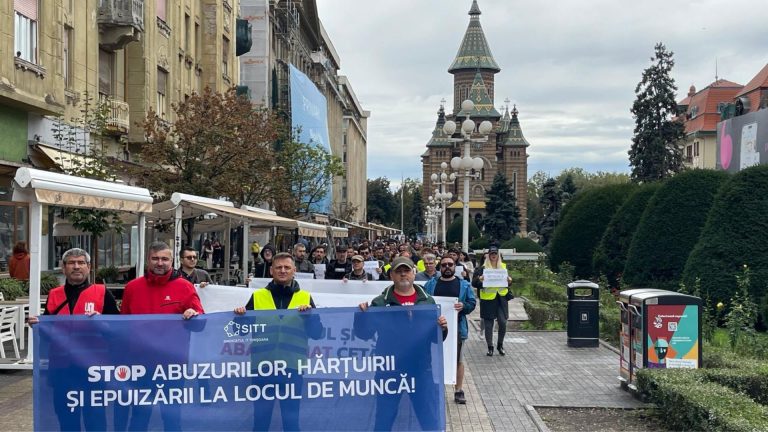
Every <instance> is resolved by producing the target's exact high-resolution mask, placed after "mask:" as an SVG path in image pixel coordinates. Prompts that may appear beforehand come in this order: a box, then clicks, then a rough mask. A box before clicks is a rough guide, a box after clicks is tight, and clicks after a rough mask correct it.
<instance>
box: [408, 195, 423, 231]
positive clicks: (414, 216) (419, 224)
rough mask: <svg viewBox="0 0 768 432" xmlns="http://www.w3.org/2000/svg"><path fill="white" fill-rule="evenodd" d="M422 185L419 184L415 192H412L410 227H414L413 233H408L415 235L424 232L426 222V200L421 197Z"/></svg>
mask: <svg viewBox="0 0 768 432" xmlns="http://www.w3.org/2000/svg"><path fill="white" fill-rule="evenodd" d="M422 187H423V186H422V185H418V186H417V187H416V188H415V189H414V190H413V193H411V202H412V204H411V213H410V214H411V220H410V228H411V229H412V233H410V234H408V235H410V236H415V235H416V234H418V233H423V232H424V224H425V223H426V222H425V221H424V202H423V201H422V199H421V189H422Z"/></svg>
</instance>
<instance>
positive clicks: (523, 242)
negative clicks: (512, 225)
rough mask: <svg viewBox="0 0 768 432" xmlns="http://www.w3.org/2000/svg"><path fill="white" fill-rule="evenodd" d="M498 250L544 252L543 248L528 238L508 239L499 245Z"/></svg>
mask: <svg viewBox="0 0 768 432" xmlns="http://www.w3.org/2000/svg"><path fill="white" fill-rule="evenodd" d="M500 249H515V252H544V248H543V247H541V245H539V244H538V243H536V242H535V241H533V240H531V239H529V238H528V237H515V238H513V239H509V240H507V241H505V242H504V243H502V244H501V246H500Z"/></svg>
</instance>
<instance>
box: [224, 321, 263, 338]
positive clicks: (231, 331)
mask: <svg viewBox="0 0 768 432" xmlns="http://www.w3.org/2000/svg"><path fill="white" fill-rule="evenodd" d="M266 330H267V325H266V324H258V323H254V324H238V323H236V322H234V321H230V322H228V323H227V325H225V326H224V332H225V333H226V334H227V337H235V336H245V335H247V334H252V333H264V332H265V331H266Z"/></svg>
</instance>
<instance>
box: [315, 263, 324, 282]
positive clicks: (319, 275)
mask: <svg viewBox="0 0 768 432" xmlns="http://www.w3.org/2000/svg"><path fill="white" fill-rule="evenodd" d="M315 279H325V264H315Z"/></svg>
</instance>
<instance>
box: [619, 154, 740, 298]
mask: <svg viewBox="0 0 768 432" xmlns="http://www.w3.org/2000/svg"><path fill="white" fill-rule="evenodd" d="M728 178H729V175H728V174H727V173H726V172H724V171H715V170H703V169H694V170H690V171H685V172H683V173H681V174H678V175H676V176H674V177H672V178H671V179H669V180H667V181H666V182H664V183H663V184H662V185H661V187H660V188H659V190H658V191H656V193H655V194H654V195H653V197H652V198H651V200H650V201H649V202H648V205H647V206H646V209H645V211H644V212H643V216H642V218H641V219H640V223H639V225H638V226H637V230H636V231H635V235H634V236H633V238H632V243H631V245H630V247H629V252H628V253H627V262H626V265H625V267H624V274H623V276H622V282H623V283H624V284H626V285H629V286H635V287H639V286H653V287H654V288H665V289H673V290H675V289H677V288H678V286H679V284H680V278H681V275H682V273H683V269H684V268H685V263H686V260H687V259H688V255H690V253H691V250H693V248H694V246H695V245H696V243H697V242H698V240H699V236H700V234H701V230H702V228H703V227H704V224H705V223H706V219H707V214H708V213H709V209H710V207H712V203H713V201H714V198H715V195H716V194H717V191H718V190H719V189H720V187H721V186H722V185H723V183H725V181H726V180H728Z"/></svg>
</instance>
